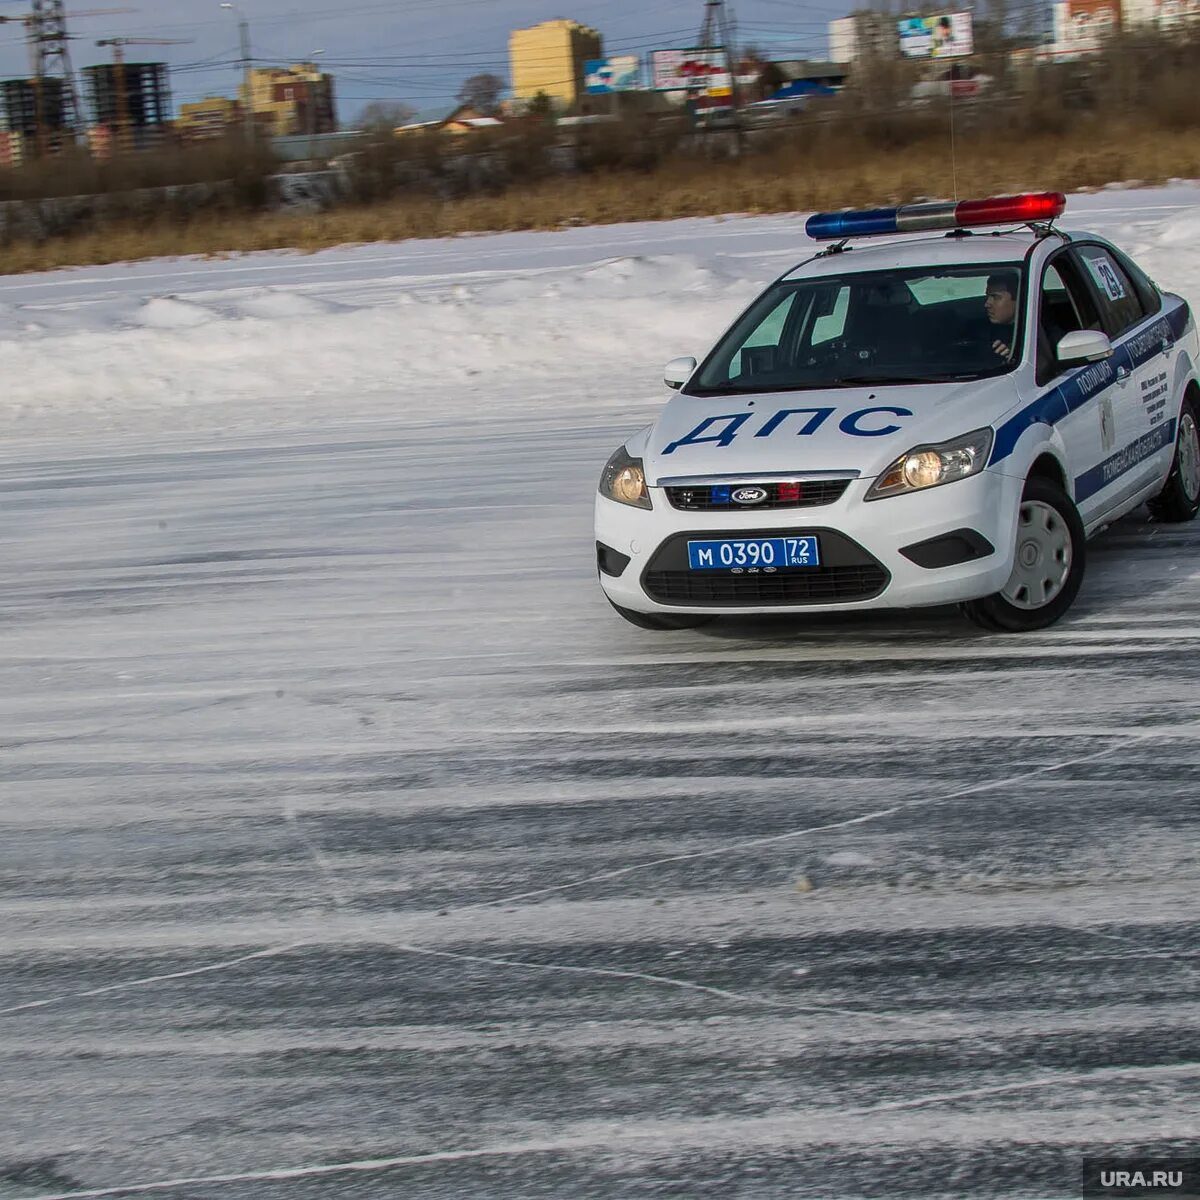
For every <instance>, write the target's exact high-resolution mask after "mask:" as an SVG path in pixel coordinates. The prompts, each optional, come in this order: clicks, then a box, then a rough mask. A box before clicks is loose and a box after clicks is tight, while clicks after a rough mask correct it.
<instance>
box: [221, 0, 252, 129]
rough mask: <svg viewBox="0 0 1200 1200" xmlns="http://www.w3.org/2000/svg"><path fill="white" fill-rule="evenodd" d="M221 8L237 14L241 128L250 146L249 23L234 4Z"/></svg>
mask: <svg viewBox="0 0 1200 1200" xmlns="http://www.w3.org/2000/svg"><path fill="white" fill-rule="evenodd" d="M221 7H222V8H228V9H229V10H230V11H231V12H234V13H236V14H237V19H238V40H239V41H240V43H241V48H242V58H241V64H242V90H243V91H244V92H245V93H246V103H245V107H244V111H243V112H242V127H243V130H244V132H245V135H246V144H247V145H250V143H251V142H253V141H254V93H253V91H252V90H251V86H250V64H251V62H252V61H253V60H252V59H251V57H250V22H249V21H247V20H246V15H245V13H243V12H242V10H241V9H240V8H238V6H237V5H236V4H230V3H228V0H226V2H225V3H222V5H221Z"/></svg>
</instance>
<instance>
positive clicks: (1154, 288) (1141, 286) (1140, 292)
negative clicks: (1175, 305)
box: [1113, 250, 1162, 316]
mask: <svg viewBox="0 0 1200 1200" xmlns="http://www.w3.org/2000/svg"><path fill="white" fill-rule="evenodd" d="M1113 257H1114V258H1115V259H1116V260H1117V262H1119V263H1120V264H1121V266H1122V267H1124V268H1125V274H1126V275H1128V276H1129V278H1130V280H1131V281H1132V283H1133V290H1134V291H1135V292H1137V296H1138V299H1139V300H1140V301H1141V302H1142V308H1143V309H1144V310H1145V312H1146V315H1147V316H1153V315H1154V314H1155V313H1156V312H1158V310H1159V309H1160V308H1162V293H1161V292H1160V291H1159V290H1158V285H1157V284H1156V283H1155V282H1154V281H1153V280H1152V279H1151V278H1150V276H1149V275H1147V274H1146V272H1145V271H1143V270H1142V269H1141V267H1139V266H1138V265H1137V263H1135V262H1134V261H1133V260H1132V259H1131V258H1130V257H1129V256H1128V255H1126V254H1122V253H1121V252H1120V251H1119V250H1118V251H1116V252H1114V254H1113Z"/></svg>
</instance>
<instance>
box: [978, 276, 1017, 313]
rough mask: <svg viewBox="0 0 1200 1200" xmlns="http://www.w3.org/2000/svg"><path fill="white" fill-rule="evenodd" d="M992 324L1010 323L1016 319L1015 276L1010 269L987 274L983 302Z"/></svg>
mask: <svg viewBox="0 0 1200 1200" xmlns="http://www.w3.org/2000/svg"><path fill="white" fill-rule="evenodd" d="M983 307H984V310H985V311H986V312H987V316H988V320H989V321H991V323H992V324H993V325H1011V324H1012V323H1013V322H1014V321H1015V320H1016V319H1017V276H1016V274H1015V273H1014V272H1011V271H1001V272H999V273H998V274H996V275H989V276H988V281H987V296H986V298H985V299H984V302H983Z"/></svg>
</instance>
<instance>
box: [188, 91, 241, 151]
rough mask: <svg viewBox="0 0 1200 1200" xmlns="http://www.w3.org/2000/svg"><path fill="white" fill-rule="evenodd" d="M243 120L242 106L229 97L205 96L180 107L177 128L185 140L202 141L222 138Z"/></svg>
mask: <svg viewBox="0 0 1200 1200" xmlns="http://www.w3.org/2000/svg"><path fill="white" fill-rule="evenodd" d="M241 119H242V106H241V105H240V104H239V103H238V102H237V101H236V100H230V99H229V97H227V96H205V97H204V99H203V100H196V101H193V102H192V103H191V104H181V105H180V106H179V116H178V118H177V119H176V121H175V126H176V128H177V129H178V130H179V132H180V134H182V136H183V137H184V138H188V139H191V140H193V141H201V140H203V139H205V138H216V137H222V136H223V135H224V134H225V133H226V132H227V130H228V129H229V127H230V126H231V125H236V124H237V123H238V122H239V121H240V120H241Z"/></svg>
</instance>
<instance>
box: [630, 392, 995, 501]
mask: <svg viewBox="0 0 1200 1200" xmlns="http://www.w3.org/2000/svg"><path fill="white" fill-rule="evenodd" d="M1013 401H1014V391H1013V381H1012V377H1011V376H1009V375H1004V376H999V377H996V378H992V379H981V380H971V381H968V382H964V383H935V384H919V385H915V384H908V385H904V386H892V387H887V386H875V387H862V388H836V389H830V390H828V391H804V392H768V393H765V394H757V395H751V394H745V395H737V396H688V395H682V394H680V395H676V396H675V397H674V398H673V399H672V400H671V401H670V403H669V404H668V405H667V406H666V408H665V409H664V410H663V412H662V414H661V415H660V416H659V418H658V420H657V421H656V422H655V423H654V425H652V426H651V427H650V428H649V429H648V430H647V431H646V432H645V433H644V434H643V435H641V436H639V437H638V438H637V439H636V440H635V441H634V442H631V443H630V449H631V451H633V452H634V453H640V455H641V457H642V459H643V463H644V466H645V471H646V479H647V482H649V483H650V484H651V485H656V484H660V483H661V482H662V481H663V480H665V479H672V478H689V477H696V476H723V477H729V478H735V477H739V476H740V477H745V476H751V475H754V474H756V473H761V472H765V473H770V474H775V473H782V472H797V473H804V472H831V473H834V474H837V473H842V474H849V473H856V474H858V475H860V476H862V477H863V478H873V477H874V476H876V475H878V474H879V473H880V472H881V471H883V470H885V469H886V468H887V467H888V466H889V465H890V464H891V463H892V462H893V461H894V460H895V459H896V458H898V457H899V456H900V455H901V454H903V453H904V452H905V451H906V450H910V449H912V448H913V447H914V446H919V445H922V444H925V443H931V442H932V443H937V442H944V441H948V440H949V439H951V438H955V437H958V436H960V435H961V434H964V433H970V432H971V431H972V430H974V429H981V428H983V427H984V426H985V425H992V424H994V423H995V421H996V420H997V418H998V417H1000V416H1001V415H1002V414H1003V413H1004V412H1005V411H1006V410H1007V409H1009V408H1011V407H1012V405H1013Z"/></svg>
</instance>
